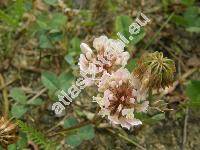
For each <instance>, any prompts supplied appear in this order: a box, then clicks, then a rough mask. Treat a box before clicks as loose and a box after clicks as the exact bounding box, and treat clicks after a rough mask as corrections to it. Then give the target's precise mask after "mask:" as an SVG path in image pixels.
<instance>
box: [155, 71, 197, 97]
mask: <svg viewBox="0 0 200 150" xmlns="http://www.w3.org/2000/svg"><path fill="white" fill-rule="evenodd" d="M196 71H198V68H193V69H190V70H188V71H187V72H186V73H184V74H183V75H182V76H181V77H179V78H178V80H176V81H175V82H174V83H173V85H172V86H171V87H169V88H166V89H165V90H164V91H162V92H161V93H160V97H163V96H165V95H167V94H169V93H171V92H172V91H174V90H175V88H176V87H177V86H178V85H179V84H180V83H182V82H185V80H186V78H188V77H189V76H191V75H192V74H193V73H195V72H196ZM156 92H157V91H154V93H156Z"/></svg>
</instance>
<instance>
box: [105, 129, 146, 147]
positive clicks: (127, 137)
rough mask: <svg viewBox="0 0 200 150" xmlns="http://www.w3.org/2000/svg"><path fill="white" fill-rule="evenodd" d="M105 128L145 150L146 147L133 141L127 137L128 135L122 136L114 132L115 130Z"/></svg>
mask: <svg viewBox="0 0 200 150" xmlns="http://www.w3.org/2000/svg"><path fill="white" fill-rule="evenodd" d="M106 130H107V131H109V132H111V133H112V134H115V135H117V136H118V137H120V138H122V139H124V140H126V141H127V142H129V143H131V144H133V145H135V146H137V147H138V148H140V149H142V150H146V148H144V147H142V146H141V145H139V144H138V143H136V142H135V141H133V140H131V139H129V138H128V137H126V136H124V135H122V134H120V133H115V132H114V131H113V130H111V129H106Z"/></svg>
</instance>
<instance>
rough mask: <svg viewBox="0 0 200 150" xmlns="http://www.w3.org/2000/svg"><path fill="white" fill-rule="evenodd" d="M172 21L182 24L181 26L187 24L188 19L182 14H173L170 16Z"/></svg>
mask: <svg viewBox="0 0 200 150" xmlns="http://www.w3.org/2000/svg"><path fill="white" fill-rule="evenodd" d="M172 21H173V22H175V23H176V24H177V25H182V26H187V25H188V21H187V20H186V19H185V18H184V17H183V16H179V15H174V16H173V17H172Z"/></svg>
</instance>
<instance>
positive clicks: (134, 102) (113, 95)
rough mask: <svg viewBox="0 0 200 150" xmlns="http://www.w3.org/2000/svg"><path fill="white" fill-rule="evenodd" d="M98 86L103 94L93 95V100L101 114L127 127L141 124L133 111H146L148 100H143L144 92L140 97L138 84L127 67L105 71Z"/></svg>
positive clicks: (112, 121) (114, 122)
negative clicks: (110, 72) (109, 71)
mask: <svg viewBox="0 0 200 150" xmlns="http://www.w3.org/2000/svg"><path fill="white" fill-rule="evenodd" d="M98 86H99V91H100V92H102V93H103V94H102V95H101V94H99V95H98V96H97V97H94V101H96V102H97V103H98V104H99V106H100V107H101V111H100V114H101V115H103V116H107V117H108V119H109V120H110V121H111V123H113V124H120V125H121V126H122V127H125V128H128V129H130V127H132V126H134V125H139V124H142V122H141V121H140V120H139V119H136V118H135V116H134V113H135V112H146V111H147V108H148V104H149V102H148V101H145V98H146V96H145V94H144V96H143V98H142V99H141V94H142V93H141V92H140V91H139V88H140V84H139V82H138V81H136V79H134V78H133V77H132V76H131V74H130V73H129V71H128V70H127V69H123V68H121V69H118V70H117V71H116V72H114V73H112V74H108V73H105V74H104V75H103V77H102V79H101V81H100V82H99V85H98Z"/></svg>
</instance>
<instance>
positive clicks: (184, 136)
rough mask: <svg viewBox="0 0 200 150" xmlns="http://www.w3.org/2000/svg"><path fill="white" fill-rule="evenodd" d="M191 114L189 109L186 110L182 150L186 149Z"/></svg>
mask: <svg viewBox="0 0 200 150" xmlns="http://www.w3.org/2000/svg"><path fill="white" fill-rule="evenodd" d="M188 114H189V108H188V107H187V108H186V113H185V120H184V128H183V143H182V148H181V149H182V150H184V149H185V144H186V140H187V122H188V116H189V115H188Z"/></svg>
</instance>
